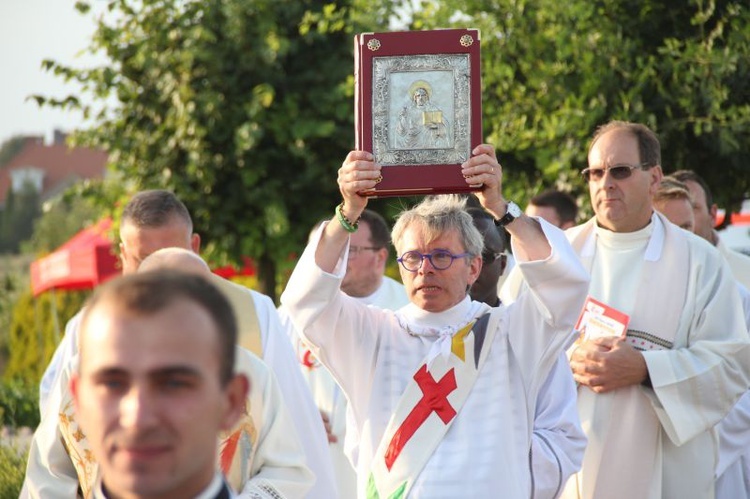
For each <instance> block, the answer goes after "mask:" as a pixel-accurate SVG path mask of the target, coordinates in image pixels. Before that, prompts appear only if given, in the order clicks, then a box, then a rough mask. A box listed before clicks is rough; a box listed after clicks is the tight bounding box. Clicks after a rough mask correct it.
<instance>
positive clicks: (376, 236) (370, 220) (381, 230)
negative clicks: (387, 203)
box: [359, 209, 391, 249]
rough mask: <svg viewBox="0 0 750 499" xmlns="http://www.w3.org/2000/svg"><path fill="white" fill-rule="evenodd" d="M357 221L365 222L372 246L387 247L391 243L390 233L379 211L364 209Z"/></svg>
mask: <svg viewBox="0 0 750 499" xmlns="http://www.w3.org/2000/svg"><path fill="white" fill-rule="evenodd" d="M359 222H360V223H362V222H365V223H366V224H367V226H368V227H369V228H370V239H372V245H373V246H374V247H376V248H385V249H388V246H389V245H390V244H391V234H390V231H389V229H388V224H387V223H386V221H385V219H384V218H383V217H382V216H380V214H379V213H377V212H375V211H372V210H367V209H366V210H364V211H363V212H362V214H361V215H360V218H359Z"/></svg>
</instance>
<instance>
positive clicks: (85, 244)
mask: <svg viewBox="0 0 750 499" xmlns="http://www.w3.org/2000/svg"><path fill="white" fill-rule="evenodd" d="M111 226H112V220H111V219H109V218H106V219H104V220H101V221H99V222H98V223H97V224H95V225H93V226H91V227H89V228H87V229H83V230H82V231H81V232H79V233H78V234H76V235H75V236H73V237H72V238H71V239H70V240H69V241H68V242H66V243H65V244H63V245H62V246H60V247H59V248H58V249H57V250H55V251H54V252H53V253H51V254H49V255H47V256H45V257H44V258H40V259H39V260H36V261H34V262H32V264H31V290H32V292H33V293H34V296H39V295H40V294H41V293H43V292H45V291H47V290H49V289H90V288H93V287H95V286H96V285H98V284H100V283H102V282H104V281H106V280H108V279H110V278H112V277H114V276H116V275H119V274H120V268H119V262H118V260H117V256H115V253H114V251H113V248H112V241H110V240H109V238H108V237H107V231H108V230H109V228H110V227H111Z"/></svg>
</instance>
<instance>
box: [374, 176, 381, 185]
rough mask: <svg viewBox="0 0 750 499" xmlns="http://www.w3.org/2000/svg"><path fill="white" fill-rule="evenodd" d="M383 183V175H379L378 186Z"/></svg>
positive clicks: (376, 181) (376, 180)
mask: <svg viewBox="0 0 750 499" xmlns="http://www.w3.org/2000/svg"><path fill="white" fill-rule="evenodd" d="M382 181H383V175H378V178H376V179H375V183H376V184H379V183H380V182H382Z"/></svg>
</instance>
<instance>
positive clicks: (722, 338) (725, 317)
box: [643, 241, 750, 446]
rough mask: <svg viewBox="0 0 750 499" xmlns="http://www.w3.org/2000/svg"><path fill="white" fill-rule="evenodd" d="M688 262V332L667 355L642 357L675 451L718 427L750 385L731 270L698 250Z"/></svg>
mask: <svg viewBox="0 0 750 499" xmlns="http://www.w3.org/2000/svg"><path fill="white" fill-rule="evenodd" d="M701 243H703V241H701ZM710 251H711V252H713V251H714V250H713V248H711V249H710ZM692 258H695V259H696V260H697V261H696V262H695V265H694V267H696V268H695V269H694V272H693V274H694V278H693V280H692V282H690V283H689V284H688V290H687V292H688V293H689V294H691V295H692V296H691V297H690V299H689V300H687V301H686V306H685V308H684V310H683V311H682V313H681V316H680V325H679V331H680V332H681V331H687V333H686V334H680V332H678V335H677V341H680V343H675V345H674V348H672V349H670V350H652V351H645V352H643V358H644V359H645V360H646V364H647V365H648V372H649V376H650V378H651V383H652V385H653V391H651V390H646V391H645V393H646V394H647V395H648V396H649V397H650V399H651V403H652V406H653V407H654V410H655V411H656V414H657V415H658V417H659V420H660V422H661V424H662V427H663V428H664V430H665V431H666V432H667V435H668V436H669V438H670V440H671V441H672V442H673V443H674V444H675V445H677V446H680V445H683V444H684V443H685V442H688V441H689V440H691V439H692V438H694V437H695V436H696V435H698V434H700V433H703V432H705V431H707V430H709V429H710V428H711V427H713V426H714V425H716V424H717V423H719V422H720V421H721V420H722V419H723V418H724V416H726V414H727V413H728V412H729V410H730V409H731V408H732V407H733V406H734V404H735V403H736V402H737V400H738V398H739V395H738V394H741V393H742V392H744V391H746V390H747V387H748V384H749V383H750V380H749V379H748V378H749V377H750V369H749V368H748V366H750V344H748V332H747V326H746V325H745V321H744V314H743V311H742V304H741V300H740V295H739V292H738V289H737V285H736V283H735V281H734V279H733V278H732V276H731V274H730V271H729V267H728V266H727V264H726V262H724V261H723V259H721V258H720V257H719V255H718V254H713V253H711V254H707V253H702V252H701V251H700V247H698V248H695V251H694V253H693V256H692ZM692 263H693V262H691V264H692Z"/></svg>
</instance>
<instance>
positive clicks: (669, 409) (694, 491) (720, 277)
mask: <svg viewBox="0 0 750 499" xmlns="http://www.w3.org/2000/svg"><path fill="white" fill-rule="evenodd" d="M588 163H589V166H588V168H586V169H584V170H583V172H582V174H583V177H584V179H585V180H586V181H587V182H588V186H589V192H590V195H591V204H592V206H593V209H594V213H595V217H594V218H593V219H592V220H590V221H588V222H587V223H585V224H583V225H581V226H578V227H575V228H573V229H570V230H568V231H567V233H566V234H567V235H568V239H569V240H570V241H571V244H572V245H573V247H574V248H575V249H576V251H577V252H578V253H579V255H580V258H581V261H582V263H583V264H584V267H586V268H587V269H589V271H590V272H591V286H590V289H589V295H590V297H592V298H593V299H595V300H597V301H598V302H599V303H600V304H603V305H601V310H604V314H605V315H604V316H603V317H604V318H607V317H609V318H611V317H619V319H618V321H619V322H621V323H623V324H624V329H625V332H624V333H623V334H622V335H619V334H601V335H599V336H593V335H591V333H590V328H589V327H588V326H591V325H592V324H594V323H593V322H592V321H593V320H594V319H592V317H593V316H592V315H590V314H589V315H588V316H587V317H588V318H589V319H588V320H589V322H585V324H582V328H585V329H586V330H587V331H589V333H587V334H586V335H585V336H584V337H583V338H581V340H580V341H579V342H577V344H576V345H575V346H574V347H573V348H572V349H571V352H570V353H569V355H570V365H571V369H572V370H573V375H574V378H575V380H576V381H577V382H578V384H579V388H578V411H579V415H580V418H581V423H582V425H583V427H584V428H585V429H586V436H587V437H588V440H589V443H588V446H587V448H586V452H585V455H584V461H583V467H582V469H581V472H580V473H579V474H578V475H576V476H575V477H574V478H573V479H571V480H569V482H568V484H567V487H566V490H565V493H564V495H563V497H565V498H568V497H573V498H586V499H591V498H601V497H606V498H608V499H618V498H634V497H637V498H639V499H659V498H672V497H680V498H705V497H713V493H714V467H715V458H716V445H717V442H716V435H715V430H714V428H713V427H714V425H716V423H718V422H719V421H720V420H721V419H722V418H723V417H724V415H725V414H726V413H727V412H728V411H729V409H730V408H731V407H732V405H733V404H734V402H735V401H736V400H737V399H738V397H739V396H740V395H741V394H742V393H744V391H745V390H746V389H747V386H748V383H749V380H750V341H749V340H748V335H747V329H746V327H745V324H744V318H743V316H742V312H741V311H742V307H741V304H740V298H739V294H738V292H737V287H736V285H735V283H734V282H733V280H732V277H731V274H730V272H729V268H728V267H727V266H726V264H725V263H724V262H723V261H722V260H721V258H720V257H719V254H718V253H717V252H716V250H715V249H714V248H712V247H711V245H709V244H707V243H706V242H705V241H703V240H701V239H699V238H697V237H694V236H693V235H692V234H689V233H687V232H686V231H683V230H681V229H680V228H678V227H677V226H675V225H673V224H670V223H669V222H668V221H667V220H666V218H665V217H664V216H663V215H661V214H660V213H658V212H655V211H654V208H653V199H652V198H653V195H654V193H655V192H656V190H657V188H658V187H659V184H660V182H661V179H662V169H661V152H660V145H659V141H658V138H657V137H656V135H655V134H654V133H653V132H652V131H651V130H650V129H649V128H648V127H646V126H644V125H641V124H636V123H629V122H621V121H613V122H611V123H609V124H607V125H604V126H603V127H601V128H600V129H599V130H598V131H597V132H596V134H595V135H594V137H593V139H592V141H591V145H590V147H589V152H588ZM587 310H589V309H587ZM619 314H625V315H624V316H622V315H619ZM600 320H604V319H600Z"/></svg>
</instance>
